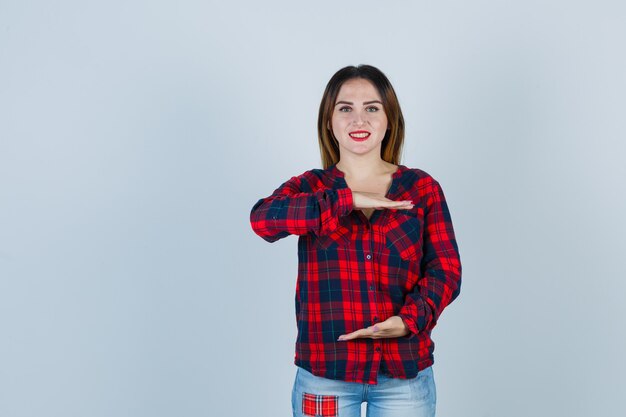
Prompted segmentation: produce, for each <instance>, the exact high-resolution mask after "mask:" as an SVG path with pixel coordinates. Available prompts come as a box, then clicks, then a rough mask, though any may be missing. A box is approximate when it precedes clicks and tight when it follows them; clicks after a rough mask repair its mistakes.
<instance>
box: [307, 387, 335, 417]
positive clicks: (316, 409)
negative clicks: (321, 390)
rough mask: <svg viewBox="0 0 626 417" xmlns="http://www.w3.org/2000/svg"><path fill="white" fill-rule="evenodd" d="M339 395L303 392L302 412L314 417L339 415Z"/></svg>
mask: <svg viewBox="0 0 626 417" xmlns="http://www.w3.org/2000/svg"><path fill="white" fill-rule="evenodd" d="M338 409H339V397H337V396H336V395H315V394H309V393H306V392H303V393H302V414H304V415H305V416H314V417H337V410H338Z"/></svg>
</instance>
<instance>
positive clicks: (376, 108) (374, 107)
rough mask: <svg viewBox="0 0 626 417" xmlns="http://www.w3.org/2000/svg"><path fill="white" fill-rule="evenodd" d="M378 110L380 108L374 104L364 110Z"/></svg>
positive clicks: (371, 111) (372, 111)
mask: <svg viewBox="0 0 626 417" xmlns="http://www.w3.org/2000/svg"><path fill="white" fill-rule="evenodd" d="M378 110H380V109H379V108H378V107H376V106H369V107H367V108H366V109H365V111H367V112H370V113H374V112H377V111H378Z"/></svg>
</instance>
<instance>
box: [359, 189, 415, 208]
mask: <svg viewBox="0 0 626 417" xmlns="http://www.w3.org/2000/svg"><path fill="white" fill-rule="evenodd" d="M352 202H353V205H354V208H355V209H357V210H360V209H368V208H373V209H374V210H384V209H390V210H410V209H412V208H413V202H412V201H411V200H404V201H393V200H389V199H388V198H386V197H385V196H382V195H380V194H376V193H368V192H364V191H352Z"/></svg>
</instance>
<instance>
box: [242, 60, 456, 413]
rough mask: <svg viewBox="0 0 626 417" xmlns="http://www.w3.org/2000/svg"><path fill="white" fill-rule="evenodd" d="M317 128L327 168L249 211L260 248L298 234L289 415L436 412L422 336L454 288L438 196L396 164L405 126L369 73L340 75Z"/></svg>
mask: <svg viewBox="0 0 626 417" xmlns="http://www.w3.org/2000/svg"><path fill="white" fill-rule="evenodd" d="M317 128H318V137H319V145H320V150H321V154H322V163H323V166H324V169H313V170H310V171H307V172H305V173H303V174H302V175H299V176H296V177H293V178H291V179H290V180H288V181H287V182H285V183H284V184H282V185H281V186H280V187H279V188H278V189H277V190H276V191H274V193H273V194H272V195H271V196H269V197H267V198H264V199H261V200H259V201H258V202H257V203H256V204H255V205H254V207H253V208H252V212H251V215H250V220H251V223H252V228H253V229H254V231H255V232H256V233H257V234H258V235H259V236H261V237H262V238H263V239H265V240H267V241H269V242H274V241H276V240H278V239H281V238H283V237H286V236H288V235H291V234H293V235H298V236H299V240H298V259H299V266H298V279H297V284H296V320H297V325H298V336H297V340H296V352H295V364H296V365H297V366H298V368H297V372H296V378H295V382H294V386H293V391H292V404H293V415H294V416H331V417H334V416H338V417H353V416H360V413H361V403H362V402H367V407H368V413H367V415H368V417H405V416H407V417H408V416H411V417H419V416H434V415H435V402H436V394H435V382H434V379H433V372H432V368H431V365H432V364H433V350H434V344H433V342H432V340H431V338H430V334H431V331H432V329H433V327H434V326H435V324H436V323H437V319H438V318H439V316H440V315H441V312H442V311H443V309H444V308H445V307H446V306H447V305H448V304H449V303H450V302H452V301H453V300H454V299H455V298H456V297H457V296H458V294H459V290H460V284H461V263H460V258H459V253H458V248H457V244H456V240H455V237H454V231H453V228H452V222H451V219H450V213H449V211H448V207H447V204H446V201H445V198H444V194H443V192H442V190H441V187H440V186H439V183H438V182H437V181H436V180H435V179H433V177H431V176H430V175H429V174H427V173H426V172H424V171H422V170H419V169H410V168H407V167H405V166H403V165H399V160H400V152H401V149H402V143H403V140H404V119H403V116H402V111H401V110H400V105H399V103H398V99H397V97H396V94H395V91H394V89H393V87H392V86H391V84H390V83H389V80H388V79H387V77H386V76H385V75H384V74H383V73H382V72H381V71H380V70H378V69H377V68H374V67H372V66H369V65H360V66H358V67H353V66H350V67H346V68H343V69H341V70H339V71H338V72H337V73H336V74H335V75H334V76H333V77H332V78H331V79H330V81H329V82H328V85H327V86H326V90H325V91H324V95H323V97H322V103H321V105H320V110H319V117H318V125H317Z"/></svg>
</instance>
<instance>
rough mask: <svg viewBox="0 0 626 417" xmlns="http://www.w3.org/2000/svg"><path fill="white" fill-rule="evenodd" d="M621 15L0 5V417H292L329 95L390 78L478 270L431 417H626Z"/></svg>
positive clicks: (469, 272)
mask: <svg viewBox="0 0 626 417" xmlns="http://www.w3.org/2000/svg"><path fill="white" fill-rule="evenodd" d="M624 22H626V6H625V5H624V3H623V2H622V1H606V0H594V1H591V0H590V1H566V0H542V1H538V0H529V1H513V0H502V1H495V0H493V1H486V0H482V1H481V0H477V1H459V0H454V1H430V0H415V1H401V0H398V1H386V2H381V1H370V0H359V1H352V0H349V1H326V0H323V1H319V0H318V1H315V2H301V1H286V0H284V1H265V2H257V1H246V2H242V1H192V0H179V1H176V2H174V1H154V0H153V1H148V0H130V1H129V0H124V1H119V0H109V1H106V2H105V1H78V0H75V1H54V2H49V1H41V0H32V1H28V0H25V1H19V2H18V1H11V2H10V1H8V0H6V1H5V0H1V1H0V416H3V417H27V416H28V417H30V416H33V417H34V416H37V417H42V416H46V417H48V416H49V417H53V416H54V417H56V416H59V417H71V416H76V417H78V416H80V417H84V416H89V417H112V416H115V417H126V416H128V417H144V416H145V417H161V416H236V417H238V416H268V417H269V416H271V417H274V416H289V415H291V403H290V400H291V388H292V384H293V378H294V375H295V369H296V368H295V366H294V365H293V354H294V343H295V336H296V327H295V313H294V289H295V282H296V262H297V257H296V238H295V237H289V238H286V239H283V240H281V241H279V242H277V243H274V244H269V243H267V242H265V241H263V240H262V239H260V238H259V237H257V236H256V235H254V233H253V232H252V230H251V228H250V225H249V212H250V209H251V207H252V205H253V204H254V203H255V202H256V201H257V200H258V199H259V198H261V197H265V196H267V195H269V194H270V193H271V192H272V191H273V190H274V189H275V188H277V187H278V186H279V185H280V184H281V183H282V182H284V181H285V180H287V179H288V178H290V177H291V176H293V175H298V174H301V173H302V172H304V171H306V170H308V169H311V168H315V167H319V166H320V159H319V152H318V148H317V136H316V135H317V133H316V118H317V109H318V106H319V101H320V99H321V95H322V92H323V89H324V87H325V85H326V82H327V81H328V79H329V78H330V76H331V75H332V74H333V73H334V72H335V71H337V70H338V69H339V68H341V67H343V66H345V65H355V64H360V63H368V64H372V65H375V66H377V67H379V68H380V69H382V70H383V71H384V72H385V73H386V74H387V75H388V76H389V78H390V80H391V82H392V83H393V85H394V87H395V89H396V91H397V92H398V95H399V99H400V103H401V105H402V108H403V111H404V116H405V119H406V123H407V136H406V146H405V150H404V153H403V159H402V163H403V164H404V165H407V166H410V167H417V168H421V169H423V170H425V171H427V172H428V173H430V174H431V175H433V176H434V177H435V178H436V179H437V180H438V181H439V182H440V183H441V185H442V187H443V189H444V192H445V194H446V197H447V200H448V204H449V207H450V210H451V213H452V218H453V222H454V225H455V230H456V233H457V238H458V243H459V246H460V251H461V256H462V261H463V272H464V275H463V287H462V291H461V295H460V297H459V298H458V299H457V301H455V302H454V303H453V304H452V305H450V306H449V308H448V309H447V310H446V311H445V312H444V313H443V315H442V317H441V320H440V322H439V324H438V327H437V328H436V329H435V331H434V333H433V337H434V340H435V342H436V344H437V348H436V350H435V361H436V364H435V366H434V370H435V378H436V381H437V388H438V416H440V417H461V416H469V417H501V416H506V417H525V416H530V415H532V416H568V417H588V416H607V417H609V416H623V415H626V406H625V405H624V401H623V397H624V394H625V393H626V383H625V382H624V374H625V373H626V362H625V360H624V352H626V331H625V329H626V326H625V325H624V321H625V319H626V303H624V301H623V299H624V294H625V292H626V283H625V274H624V261H623V259H624V252H625V249H626V245H625V243H624V232H625V231H626V230H625V229H626V227H625V225H626V222H625V220H624V215H625V214H626V199H625V197H624V191H625V185H624V182H625V180H626V168H625V166H626V158H625V153H626V152H625V151H626V146H625V145H624V142H625V140H626V117H624V112H625V109H626V76H625V74H626V54H625V53H624V51H625V49H624V42H625V40H626V25H625V24H624Z"/></svg>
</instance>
